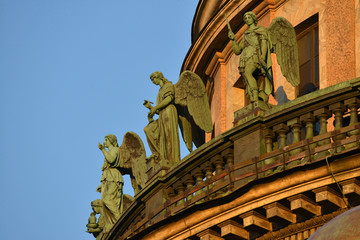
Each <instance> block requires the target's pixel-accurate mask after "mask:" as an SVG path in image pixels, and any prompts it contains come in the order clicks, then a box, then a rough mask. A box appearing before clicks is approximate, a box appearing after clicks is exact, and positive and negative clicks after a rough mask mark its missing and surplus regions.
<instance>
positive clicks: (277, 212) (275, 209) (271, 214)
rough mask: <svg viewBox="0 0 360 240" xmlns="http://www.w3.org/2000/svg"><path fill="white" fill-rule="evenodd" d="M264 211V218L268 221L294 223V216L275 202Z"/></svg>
mask: <svg viewBox="0 0 360 240" xmlns="http://www.w3.org/2000/svg"><path fill="white" fill-rule="evenodd" d="M264 208H265V209H266V218H267V219H269V220H270V221H275V222H280V223H286V222H287V223H295V222H296V215H295V214H294V213H292V212H291V211H290V209H288V208H287V207H285V206H284V205H282V204H280V203H278V202H275V203H271V204H269V205H267V206H265V207H264Z"/></svg>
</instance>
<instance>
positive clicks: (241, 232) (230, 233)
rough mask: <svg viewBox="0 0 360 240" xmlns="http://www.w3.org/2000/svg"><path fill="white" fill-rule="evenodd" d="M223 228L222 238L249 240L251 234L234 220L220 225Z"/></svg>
mask: <svg viewBox="0 0 360 240" xmlns="http://www.w3.org/2000/svg"><path fill="white" fill-rule="evenodd" d="M219 227H220V228H221V236H222V237H226V238H231V239H239V240H241V239H244V240H248V239H249V237H250V236H249V232H248V231H246V230H245V229H244V227H243V226H242V225H241V224H240V223H237V222H235V221H233V220H227V221H225V222H222V223H220V224H219Z"/></svg>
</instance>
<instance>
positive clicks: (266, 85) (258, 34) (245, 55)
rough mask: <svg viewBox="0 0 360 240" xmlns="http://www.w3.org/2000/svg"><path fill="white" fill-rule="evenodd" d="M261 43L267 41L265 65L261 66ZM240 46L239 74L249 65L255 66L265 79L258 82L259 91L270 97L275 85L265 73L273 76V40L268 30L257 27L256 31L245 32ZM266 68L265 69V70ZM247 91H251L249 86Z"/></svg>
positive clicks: (248, 30)
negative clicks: (271, 52)
mask: <svg viewBox="0 0 360 240" xmlns="http://www.w3.org/2000/svg"><path fill="white" fill-rule="evenodd" d="M261 41H266V51H267V52H266V57H265V61H264V62H265V65H264V66H262V65H261V61H260V56H261V54H262V53H261V52H260V51H261V47H260V45H261ZM239 46H240V48H241V49H243V50H242V52H241V54H240V59H239V72H240V73H243V72H244V71H245V67H246V65H247V64H255V65H256V66H257V68H258V69H259V70H260V71H261V72H262V75H263V76H264V78H262V81H260V82H258V85H259V90H261V91H264V92H265V93H266V95H268V96H269V95H270V94H271V93H272V91H273V83H272V82H271V80H270V79H269V78H268V77H267V74H266V72H265V69H266V71H267V72H268V74H269V75H272V71H271V66H272V61H271V54H270V50H271V48H272V44H271V40H270V37H269V34H268V30H267V29H266V28H265V27H263V26H256V27H255V28H254V29H247V30H246V31H245V34H244V37H243V39H242V40H241V41H240V43H239ZM264 68H265V69H264ZM246 91H247V92H248V91H250V89H249V86H248V85H247V86H246Z"/></svg>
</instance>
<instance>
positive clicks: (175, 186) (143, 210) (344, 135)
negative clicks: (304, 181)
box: [109, 79, 360, 239]
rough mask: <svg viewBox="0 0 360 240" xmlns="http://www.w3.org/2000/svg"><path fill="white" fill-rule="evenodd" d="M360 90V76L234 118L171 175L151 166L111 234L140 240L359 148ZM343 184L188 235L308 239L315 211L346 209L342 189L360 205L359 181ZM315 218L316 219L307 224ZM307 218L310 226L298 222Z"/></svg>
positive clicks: (347, 181)
mask: <svg viewBox="0 0 360 240" xmlns="http://www.w3.org/2000/svg"><path fill="white" fill-rule="evenodd" d="M359 87H360V79H354V80H351V81H348V82H344V83H341V84H339V85H335V86H332V87H329V88H327V89H323V90H319V91H317V92H314V93H311V94H308V95H305V96H303V97H300V98H297V99H295V100H293V101H291V102H288V103H286V104H284V105H281V106H276V107H273V108H271V109H270V110H267V111H265V112H261V109H260V110H259V111H258V114H256V115H253V116H251V117H249V116H247V118H246V122H242V123H241V124H239V123H240V122H235V124H234V125H235V126H234V128H233V129H231V130H229V131H227V132H225V133H223V134H221V135H219V136H217V137H216V138H214V139H212V140H210V141H209V142H208V143H206V144H205V145H203V146H201V147H199V148H198V149H196V150H195V151H194V152H192V153H191V154H189V155H188V156H187V157H185V158H184V159H183V160H182V161H181V162H180V163H179V164H178V165H177V166H174V167H173V168H171V169H169V170H167V172H166V174H161V175H156V171H153V172H152V171H149V172H150V173H151V172H152V173H153V174H152V176H149V182H148V186H147V187H145V188H144V189H143V190H142V191H141V192H140V193H139V194H138V195H137V196H135V197H136V201H135V202H134V203H133V205H132V206H131V207H130V208H129V209H128V210H127V212H126V213H125V214H124V215H123V216H122V217H121V219H120V220H119V221H118V223H117V224H116V225H115V228H114V229H115V230H113V231H112V232H110V237H113V238H111V239H126V238H129V239H141V238H139V236H141V234H142V233H143V232H144V230H145V229H148V230H147V231H150V230H151V229H152V227H153V226H156V225H157V224H162V223H164V221H166V220H167V219H169V218H171V217H174V216H177V214H180V213H186V212H188V211H191V209H194V208H197V206H200V205H202V204H207V203H210V202H211V201H214V200H216V201H224V202H226V199H227V196H229V195H231V194H237V193H238V192H239V191H242V189H249V188H251V186H252V184H256V183H260V182H263V181H269V180H268V179H276V178H277V177H278V176H284V174H290V173H291V172H294V171H296V169H297V168H298V169H303V168H304V167H306V166H307V165H312V164H316V163H319V164H322V165H324V166H326V164H329V162H331V161H332V160H333V159H341V158H340V157H341V156H343V155H347V156H349V155H351V154H355V153H358V152H359V149H360V133H359V132H360V131H359V129H360V123H359V114H358V111H359V107H360V100H359V98H360V92H359ZM281 174H282V175H281ZM340 185H342V186H343V189H344V191H343V192H341V191H340V190H339V189H338V187H337V186H336V185H334V184H327V185H325V186H321V187H319V188H314V189H311V190H309V188H308V190H306V191H305V192H303V193H299V194H295V195H291V196H287V197H285V198H283V199H279V200H274V201H272V202H270V203H268V204H266V205H264V206H260V207H259V206H258V207H256V208H253V209H251V210H249V211H247V212H244V213H242V214H240V215H238V216H236V217H230V218H229V219H227V220H226V221H224V222H222V223H221V224H218V225H217V226H216V228H215V229H217V230H219V231H215V230H214V229H210V228H209V229H206V230H204V231H202V232H198V233H196V234H194V235H193V236H192V237H191V238H189V239H209V238H208V237H209V236H212V238H211V239H231V236H236V239H255V238H259V239H287V237H288V239H290V238H291V239H305V238H306V236H310V235H311V234H312V232H311V231H315V229H316V228H317V227H318V226H319V225H317V224H315V223H316V221H317V220H316V217H317V216H319V215H321V214H328V215H329V216H330V215H331V214H332V213H333V212H334V211H338V210H339V209H345V208H347V207H348V206H349V202H348V200H347V199H345V198H344V195H343V194H346V195H347V196H350V198H351V201H353V203H355V204H358V203H359V202H360V201H359V199H360V197H359V196H360V190H359V189H360V184H359V179H357V178H353V179H348V180H346V181H343V182H341V183H340ZM345 190H346V191H345ZM244 191H245V190H244ZM274 199H275V197H274ZM333 215H334V214H333ZM333 215H331V216H333ZM335 215H336V214H335ZM310 220H311V221H314V222H315V223H314V224H310V225H309V224H308V225H306V224H305V223H306V221H310ZM302 222H303V223H304V224H305V225H304V224H303V225H301V224H300V225H299V223H302ZM288 228H298V229H299V238H293V237H292V236H290V235H286V233H285V232H286V230H282V229H288ZM149 229H150V230H149ZM145 232H146V231H145ZM115 233H117V234H121V236H117V237H118V238H115V237H116V236H115V235H114V236H112V235H111V234H115ZM300 235H301V236H302V238H300ZM133 236H135V237H134V238H132V237H133ZM227 236H230V237H229V238H228V237H227ZM274 236H282V238H275V237H274ZM109 239H110V238H109ZM184 239H185V238H184Z"/></svg>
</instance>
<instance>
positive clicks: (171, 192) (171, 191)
mask: <svg viewBox="0 0 360 240" xmlns="http://www.w3.org/2000/svg"><path fill="white" fill-rule="evenodd" d="M175 196H176V194H175V190H174V188H173V187H169V188H168V189H167V198H168V199H167V201H169V202H171V201H172V199H173V198H174V197H175ZM174 207H175V204H172V205H169V206H168V210H170V209H172V208H174Z"/></svg>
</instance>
